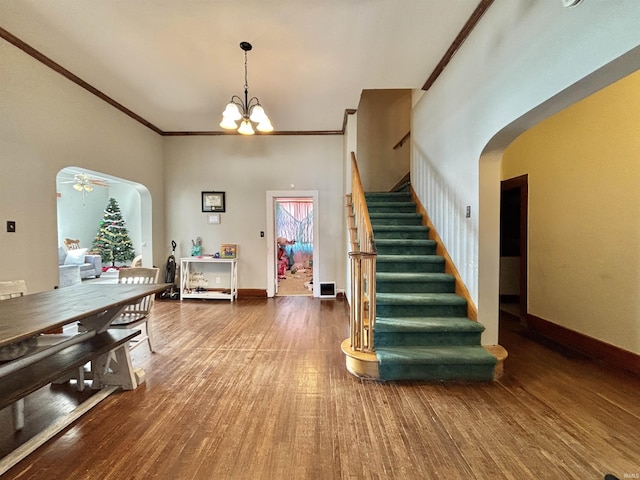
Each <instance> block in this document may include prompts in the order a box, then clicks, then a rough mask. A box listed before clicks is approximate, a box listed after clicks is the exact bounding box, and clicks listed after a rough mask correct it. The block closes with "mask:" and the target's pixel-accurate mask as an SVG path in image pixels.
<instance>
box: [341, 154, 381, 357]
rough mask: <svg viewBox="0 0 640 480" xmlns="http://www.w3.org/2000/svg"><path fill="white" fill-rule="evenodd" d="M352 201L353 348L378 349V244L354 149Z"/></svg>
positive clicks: (350, 323)
mask: <svg viewBox="0 0 640 480" xmlns="http://www.w3.org/2000/svg"><path fill="white" fill-rule="evenodd" d="M347 199H348V201H350V202H351V207H352V212H353V219H352V221H353V222H354V224H355V225H354V226H351V225H350V228H355V236H356V241H355V242H354V243H352V245H353V247H355V248H354V251H352V252H349V266H350V275H351V304H352V305H351V309H350V316H349V332H350V342H351V348H352V349H353V350H355V351H359V352H373V351H374V339H373V337H374V335H373V334H374V329H375V321H376V257H377V253H376V246H375V240H374V237H373V228H372V226H371V218H370V217H369V210H368V209H367V201H366V198H365V195H364V189H363V187H362V180H361V178H360V171H359V170H358V163H357V162H356V156H355V153H353V152H351V195H350V196H347Z"/></svg>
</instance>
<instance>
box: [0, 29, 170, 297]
mask: <svg viewBox="0 0 640 480" xmlns="http://www.w3.org/2000/svg"><path fill="white" fill-rule="evenodd" d="M0 65H2V67H1V68H0V112H1V114H0V166H1V174H0V280H10V279H24V280H26V282H27V286H28V289H29V291H30V292H37V291H44V290H50V289H52V288H53V287H54V286H55V285H57V284H58V257H57V248H58V235H57V221H56V201H57V200H56V174H57V173H58V172H59V171H60V169H62V168H63V167H66V166H70V165H75V166H79V167H85V168H87V169H89V170H93V171H98V172H104V173H107V174H110V175H113V176H117V177H122V178H126V179H130V180H133V181H136V182H139V183H141V184H144V185H146V186H147V188H148V189H149V191H150V192H151V197H152V199H153V207H152V220H153V223H152V229H153V242H154V262H155V263H157V264H163V263H164V259H165V258H166V254H167V249H164V248H163V246H164V243H165V242H164V225H163V218H164V210H163V206H164V205H163V197H164V185H163V181H162V179H163V173H162V138H161V137H160V136H159V135H158V134H156V133H154V132H152V131H151V130H149V129H148V128H146V127H144V126H142V125H140V124H139V123H137V122H135V121H133V120H131V119H130V118H129V117H127V116H125V115H123V114H122V113H120V112H119V111H118V110H116V109H114V108H113V107H111V106H110V105H108V104H106V103H105V102H103V101H102V100H99V99H98V98H97V97H95V96H94V95H92V94H90V93H88V92H87V91H86V90H84V89H82V88H80V87H78V86H77V85H75V84H73V83H72V82H70V81H69V80H67V79H65V78H64V77H62V76H61V75H59V74H57V73H55V72H54V71H52V70H51V69H49V68H47V67H45V66H44V65H42V64H41V63H39V62H38V61H36V60H34V59H33V58H32V57H30V56H28V55H27V54H25V53H23V52H22V51H21V50H19V49H17V48H16V47H14V46H12V45H11V44H9V43H7V42H5V41H4V40H0ZM7 220H14V221H16V223H17V231H16V233H7V232H6V227H5V222H6V221H7ZM149 241H151V239H149Z"/></svg>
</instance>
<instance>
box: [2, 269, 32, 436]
mask: <svg viewBox="0 0 640 480" xmlns="http://www.w3.org/2000/svg"><path fill="white" fill-rule="evenodd" d="M26 294H27V284H26V282H25V281H24V280H11V281H8V282H0V300H8V299H10V298H14V297H22V296H24V295H26ZM11 411H12V412H13V428H14V429H15V430H22V429H23V428H24V398H21V399H20V400H18V401H17V402H15V403H14V404H12V405H11Z"/></svg>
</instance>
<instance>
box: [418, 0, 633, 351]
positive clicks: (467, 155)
mask: <svg viewBox="0 0 640 480" xmlns="http://www.w3.org/2000/svg"><path fill="white" fill-rule="evenodd" d="M639 24H640V2H637V1H636V0H611V1H586V2H584V3H582V4H581V5H580V6H579V7H577V8H563V7H562V6H561V2H560V1H551V0H496V1H495V3H494V4H493V5H492V6H491V7H490V8H489V10H488V11H487V12H486V14H485V15H484V17H483V18H482V20H481V21H480V23H479V24H478V26H477V27H476V29H475V30H474V31H473V32H472V34H471V35H470V37H469V38H468V39H467V41H466V42H465V43H464V44H463V45H462V47H461V48H460V49H459V50H458V52H457V53H456V55H455V56H454V57H453V59H452V61H451V62H450V64H449V65H448V67H447V68H446V69H445V71H444V73H443V74H442V75H441V76H440V78H439V79H438V81H437V82H436V83H435V84H434V85H433V86H432V87H431V89H430V90H429V91H427V92H426V93H425V94H424V95H423V96H422V97H421V98H420V99H419V101H418V102H417V104H416V106H415V108H414V111H413V124H412V140H413V150H412V160H411V172H412V184H413V187H414V189H415V190H416V193H417V194H418V196H419V198H420V200H421V201H422V203H423V204H424V206H425V208H426V209H427V211H428V212H429V214H430V216H431V218H432V220H433V222H434V224H435V226H436V228H437V230H438V232H439V234H440V236H441V237H442V238H443V241H444V242H445V245H446V247H447V249H448V250H449V253H450V254H451V257H452V259H453V260H454V262H455V263H456V266H457V268H458V270H459V271H460V273H461V275H462V277H463V280H464V281H465V283H466V284H467V287H468V288H469V291H470V293H471V295H472V298H473V299H474V300H476V302H477V304H478V319H479V321H480V322H481V323H483V324H484V325H485V327H487V330H486V332H485V334H484V336H483V343H485V344H491V343H497V338H498V278H499V268H498V264H499V252H498V245H499V236H498V232H499V218H498V213H497V212H498V211H499V205H500V203H499V195H500V186H499V182H500V160H501V157H502V153H501V152H502V150H503V149H504V148H505V147H506V145H508V143H509V142H510V141H511V140H513V138H515V136H516V134H517V133H519V131H522V129H523V128H526V125H524V124H523V125H518V126H515V127H514V125H512V122H514V121H516V120H517V119H519V118H521V117H524V116H525V115H526V114H527V113H528V112H529V111H531V110H532V109H535V108H536V107H538V106H539V105H541V104H545V102H547V103H546V104H545V111H544V112H538V113H539V114H544V115H549V114H550V113H553V112H555V111H557V110H558V109H560V108H563V106H565V105H564V104H563V102H566V101H567V98H568V97H567V98H561V99H558V101H557V102H548V101H549V99H554V100H556V97H555V96H556V95H557V94H559V93H560V92H563V91H565V89H568V90H569V91H570V90H571V89H574V90H573V91H574V92H579V94H580V95H588V94H589V93H592V92H593V91H594V89H597V88H600V87H601V86H602V85H597V84H590V83H586V84H584V83H583V84H579V85H578V86H575V87H572V85H573V84H574V83H575V82H578V81H579V80H581V79H583V78H584V77H586V76H588V75H589V74H591V73H592V72H594V71H596V70H598V69H600V68H601V67H603V66H605V65H607V64H608V63H609V62H612V61H614V60H615V59H616V58H617V57H619V56H621V55H622V54H624V53H625V52H628V51H630V50H632V49H634V48H635V47H637V46H638V45H639V44H640V28H638V25H639ZM637 64H638V63H637V62H636V65H637ZM621 68H622V70H624V71H620V72H619V74H618V78H620V77H622V76H624V75H625V74H626V73H629V70H628V69H629V68H632V67H631V66H629V65H627V67H626V70H625V69H624V68H623V67H621ZM569 87H571V88H569ZM574 94H575V93H574ZM573 100H574V101H575V99H573ZM532 118H533V117H531V118H529V120H532ZM505 129H506V130H505ZM494 137H495V138H494ZM492 138H493V141H492ZM490 141H491V145H489V146H487V145H488V144H489V142H490ZM485 150H486V151H485ZM483 151H485V153H484V154H483ZM481 156H482V161H481V162H480V165H479V161H480V158H481ZM467 205H469V206H471V218H470V219H466V218H465V217H464V209H465V206H467Z"/></svg>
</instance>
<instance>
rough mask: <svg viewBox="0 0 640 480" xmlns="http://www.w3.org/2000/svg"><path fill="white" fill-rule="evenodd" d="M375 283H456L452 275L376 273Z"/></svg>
mask: <svg viewBox="0 0 640 480" xmlns="http://www.w3.org/2000/svg"><path fill="white" fill-rule="evenodd" d="M376 281H378V282H398V283H402V282H454V283H455V281H456V279H455V277H454V276H453V275H450V274H448V273H433V272H415V273H404V272H378V274H377V275H376Z"/></svg>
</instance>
